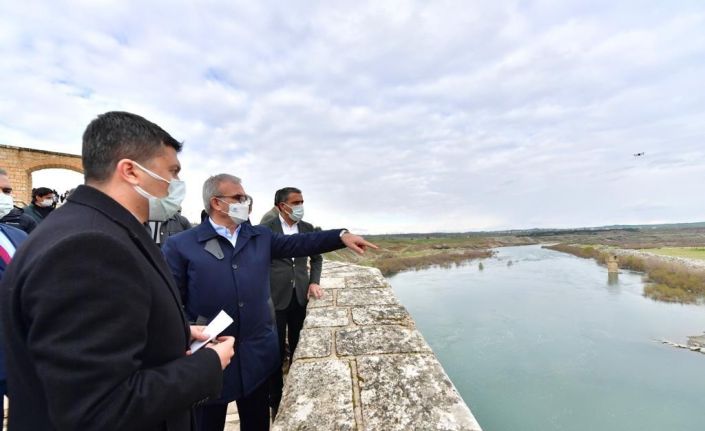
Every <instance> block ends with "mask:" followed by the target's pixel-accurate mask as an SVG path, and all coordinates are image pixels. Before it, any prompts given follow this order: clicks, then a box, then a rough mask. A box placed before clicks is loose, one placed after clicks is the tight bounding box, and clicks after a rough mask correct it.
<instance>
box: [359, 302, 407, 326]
mask: <svg viewBox="0 0 705 431" xmlns="http://www.w3.org/2000/svg"><path fill="white" fill-rule="evenodd" d="M352 318H353V322H354V323H355V324H356V325H409V324H411V318H410V317H409V313H408V312H407V311H406V308H404V307H402V306H401V305H369V306H366V307H354V308H352Z"/></svg>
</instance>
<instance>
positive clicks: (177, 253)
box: [162, 174, 376, 431]
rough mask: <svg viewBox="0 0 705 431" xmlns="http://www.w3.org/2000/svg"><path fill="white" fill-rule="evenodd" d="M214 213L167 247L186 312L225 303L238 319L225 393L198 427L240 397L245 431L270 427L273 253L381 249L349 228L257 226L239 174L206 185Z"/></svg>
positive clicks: (219, 421)
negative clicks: (294, 230)
mask: <svg viewBox="0 0 705 431" xmlns="http://www.w3.org/2000/svg"><path fill="white" fill-rule="evenodd" d="M203 204H204V207H205V209H206V211H207V213H208V218H207V219H205V220H204V221H203V223H201V225H200V226H198V227H196V228H194V229H191V230H189V231H186V232H183V233H180V234H177V235H175V236H173V237H171V238H169V240H168V241H167V242H166V243H165V244H164V246H163V248H162V251H163V252H164V255H165V256H166V260H167V262H168V264H169V267H170V269H171V271H172V273H173V275H174V278H175V279H176V283H177V286H178V287H179V289H180V291H181V295H182V300H183V302H184V305H185V308H186V315H187V317H188V318H189V319H190V320H191V321H193V322H197V323H205V322H208V321H210V320H211V319H213V318H214V317H215V316H216V314H218V312H219V311H220V310H225V311H226V312H227V313H228V314H229V315H230V316H231V317H232V318H233V319H234V323H233V324H232V325H230V327H229V328H228V329H226V330H225V331H224V332H223V335H232V336H234V337H235V340H236V341H235V356H234V357H233V360H232V361H231V363H230V365H229V366H228V367H227V368H226V369H225V372H224V375H223V392H222V394H221V397H220V399H218V400H215V401H212V402H210V403H209V404H206V405H204V406H202V407H199V409H198V410H199V411H197V412H196V420H197V422H198V424H199V429H200V431H211V430H218V431H222V430H223V427H224V424H225V415H226V410H227V404H228V403H229V402H231V401H233V400H235V401H236V402H237V407H238V414H239V415H240V429H241V430H242V431H252V430H267V429H269V401H268V397H269V395H268V392H269V391H268V381H269V378H270V376H271V375H272V374H273V373H274V372H275V371H277V369H278V368H279V367H281V359H280V358H281V356H280V354H279V345H278V338H277V326H276V319H275V317H274V308H273V306H272V302H271V299H270V290H269V272H270V271H269V269H270V264H271V260H272V259H273V258H282V257H298V256H310V255H314V254H320V253H325V252H328V251H332V250H337V249H340V248H344V247H346V246H347V247H349V248H350V249H352V250H353V251H355V252H358V253H363V252H364V249H365V248H366V247H368V246H369V247H373V248H376V246H374V245H373V244H370V243H369V242H367V241H365V240H364V239H363V238H362V237H359V236H357V235H352V234H350V233H349V232H347V230H345V229H336V230H327V231H322V232H312V233H304V234H296V235H288V236H286V235H282V234H277V233H274V232H272V231H271V230H270V229H268V228H266V227H264V226H252V225H251V224H250V222H249V220H248V218H249V197H248V196H247V195H246V194H245V190H244V189H243V187H242V185H241V184H240V179H239V178H237V177H235V176H232V175H228V174H220V175H215V176H213V177H210V178H209V179H207V180H206V182H205V183H204V184H203Z"/></svg>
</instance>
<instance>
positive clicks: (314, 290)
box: [307, 283, 323, 299]
mask: <svg viewBox="0 0 705 431" xmlns="http://www.w3.org/2000/svg"><path fill="white" fill-rule="evenodd" d="M307 298H308V299H311V298H316V299H321V298H323V289H321V286H319V285H318V284H316V283H311V284H309V285H308V295H307Z"/></svg>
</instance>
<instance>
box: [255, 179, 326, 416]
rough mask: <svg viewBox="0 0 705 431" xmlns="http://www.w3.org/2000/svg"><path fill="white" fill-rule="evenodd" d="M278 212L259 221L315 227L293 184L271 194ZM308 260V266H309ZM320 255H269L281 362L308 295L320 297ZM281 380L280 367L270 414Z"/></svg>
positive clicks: (280, 228)
mask: <svg viewBox="0 0 705 431" xmlns="http://www.w3.org/2000/svg"><path fill="white" fill-rule="evenodd" d="M274 206H275V208H277V215H276V217H274V218H270V219H269V220H267V221H265V222H263V223H262V226H266V227H268V228H269V229H270V230H271V231H272V232H276V233H280V234H284V235H292V234H296V233H306V232H313V231H314V227H313V225H311V224H310V223H307V222H305V221H303V220H302V219H303V213H304V197H303V194H302V193H301V190H299V189H298V188H296V187H284V188H282V189H279V190H277V192H276V193H275V194H274ZM309 260H310V265H311V269H310V270H309ZM322 267H323V258H322V257H321V255H320V254H315V255H312V256H304V257H297V258H279V259H272V264H271V267H270V276H269V286H270V291H271V295H272V302H273V303H274V309H275V310H276V320H277V335H278V337H279V354H280V355H281V360H282V363H284V362H285V361H286V359H287V355H286V343H285V339H288V340H289V352H290V354H291V356H293V355H294V351H295V350H296V345H297V344H298V343H299V334H300V333H301V328H302V327H303V324H304V319H305V318H306V305H307V304H308V298H309V297H315V298H321V296H322V295H323V291H322V290H321V286H320V285H319V283H320V282H321V270H322ZM283 386H284V380H283V376H282V373H281V370H279V372H278V373H276V374H275V375H274V376H273V377H272V383H271V386H270V403H271V405H272V416H276V414H277V411H278V410H279V402H280V401H281V397H282V388H283Z"/></svg>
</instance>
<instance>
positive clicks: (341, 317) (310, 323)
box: [304, 308, 350, 328]
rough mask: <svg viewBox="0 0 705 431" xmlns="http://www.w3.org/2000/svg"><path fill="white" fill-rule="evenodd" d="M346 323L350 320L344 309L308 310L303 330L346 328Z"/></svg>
mask: <svg viewBox="0 0 705 431" xmlns="http://www.w3.org/2000/svg"><path fill="white" fill-rule="evenodd" d="M348 323H350V318H349V317H348V310H347V309H346V308H316V309H313V310H308V313H307V314H306V320H305V321H304V328H318V327H322V326H346V325H347V324H348Z"/></svg>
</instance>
